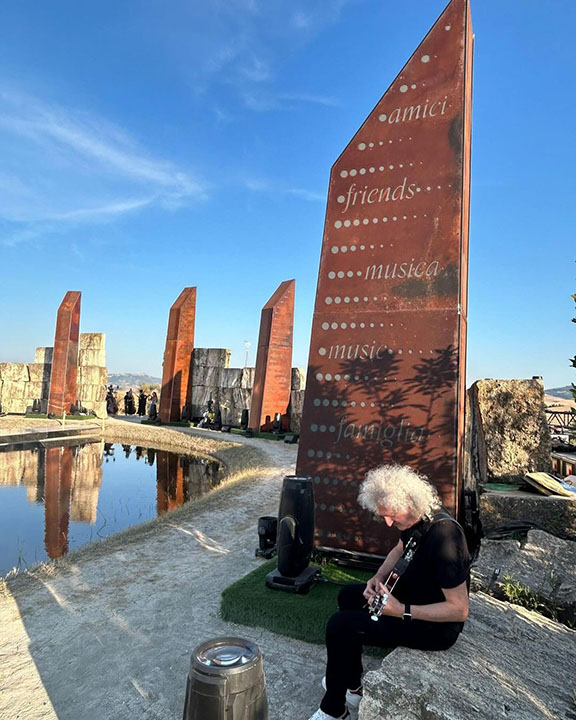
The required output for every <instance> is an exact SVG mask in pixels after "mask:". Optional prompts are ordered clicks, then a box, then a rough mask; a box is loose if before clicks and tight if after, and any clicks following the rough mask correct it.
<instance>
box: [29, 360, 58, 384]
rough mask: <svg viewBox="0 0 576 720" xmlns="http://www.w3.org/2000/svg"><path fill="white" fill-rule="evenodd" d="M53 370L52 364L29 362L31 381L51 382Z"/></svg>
mask: <svg viewBox="0 0 576 720" xmlns="http://www.w3.org/2000/svg"><path fill="white" fill-rule="evenodd" d="M51 371H52V366H51V365H44V364H43V363H29V364H28V373H29V375H30V381H31V382H43V383H50V373H51Z"/></svg>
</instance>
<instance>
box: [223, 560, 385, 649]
mask: <svg viewBox="0 0 576 720" xmlns="http://www.w3.org/2000/svg"><path fill="white" fill-rule="evenodd" d="M276 562H277V561H276V560H270V561H268V562H266V563H264V564H263V565H262V566H261V567H259V568H257V569H256V570H253V571H252V572H251V573H249V574H248V575H246V577H243V578H242V579H241V580H238V581H237V582H235V583H234V584H233V585H230V586H229V587H227V588H226V590H224V592H223V593H222V603H221V605H220V614H221V616H222V618H223V619H224V620H228V621H230V622H235V623H238V624H240V625H248V626H250V627H262V628H265V629H266V630H270V631H272V632H274V633H278V634H279V635H286V636H288V637H291V638H295V639H296V640H305V641H306V642H311V643H317V644H323V643H324V630H325V628H326V623H327V622H328V620H329V619H330V616H331V615H333V613H335V612H336V610H337V609H338V606H337V602H336V598H337V596H338V592H339V591H340V588H341V586H340V585H335V584H334V582H338V583H343V584H348V583H354V582H366V580H368V578H369V577H371V573H369V572H367V571H365V570H357V569H350V568H342V567H340V566H338V565H323V566H322V568H321V570H322V576H323V577H325V578H329V579H330V580H332V581H334V582H318V583H314V585H313V586H312V588H311V589H310V592H309V593H308V594H307V595H299V594H297V593H289V592H284V591H282V590H271V589H270V588H267V587H266V584H265V579H266V575H267V574H268V573H269V572H271V571H272V570H274V569H275V567H276Z"/></svg>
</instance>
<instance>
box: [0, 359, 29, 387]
mask: <svg viewBox="0 0 576 720" xmlns="http://www.w3.org/2000/svg"><path fill="white" fill-rule="evenodd" d="M0 378H2V380H4V381H5V382H8V381H11V382H18V383H25V382H28V381H29V380H30V373H29V371H28V365H27V364H26V363H0Z"/></svg>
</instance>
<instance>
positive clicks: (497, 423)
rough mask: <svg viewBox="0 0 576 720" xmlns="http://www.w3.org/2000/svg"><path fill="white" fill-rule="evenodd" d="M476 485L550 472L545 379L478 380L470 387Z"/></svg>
mask: <svg viewBox="0 0 576 720" xmlns="http://www.w3.org/2000/svg"><path fill="white" fill-rule="evenodd" d="M470 404H471V408H470V410H471V419H472V427H471V429H470V431H471V433H473V435H474V436H477V437H476V440H473V444H472V452H475V453H476V454H477V458H476V460H473V466H476V467H477V475H478V477H477V480H478V481H479V482H487V481H491V480H498V481H501V482H502V481H506V480H512V481H513V480H516V479H517V478H519V477H522V475H524V474H525V473H527V472H535V471H544V472H550V470H551V469H552V461H551V458H550V452H551V443H550V431H549V429H548V425H547V423H546V414H545V405H544V385H543V383H542V381H541V380H539V379H533V380H478V381H477V382H475V383H474V384H473V385H472V387H471V388H470Z"/></svg>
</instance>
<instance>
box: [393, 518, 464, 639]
mask: <svg viewBox="0 0 576 720" xmlns="http://www.w3.org/2000/svg"><path fill="white" fill-rule="evenodd" d="M439 516H440V517H439ZM422 524H423V523H422V522H419V523H417V524H416V525H414V526H413V527H411V528H409V529H408V530H403V531H402V532H401V533H400V539H401V540H402V544H403V545H404V547H406V543H407V542H408V540H409V539H410V537H411V536H412V534H413V532H414V531H415V530H416V529H417V528H421V527H422ZM469 566H470V557H469V555H468V547H467V545H466V538H465V537H464V532H463V530H462V528H461V527H460V525H458V523H456V522H454V520H452V519H451V518H446V517H445V518H442V513H436V515H435V516H434V518H433V520H432V524H431V525H430V527H429V529H428V531H427V532H426V534H425V535H424V537H423V538H422V539H421V540H420V544H419V546H418V548H417V550H416V552H415V553H414V557H413V558H412V561H411V562H410V564H409V565H408V567H407V568H406V570H405V572H404V573H403V575H402V576H401V577H400V579H399V580H398V584H397V585H396V587H395V588H394V593H393V594H394V596H395V597H396V598H397V599H398V600H399V601H400V602H402V603H410V604H411V605H430V604H432V603H436V602H443V601H444V600H445V599H446V598H445V597H444V593H443V592H442V588H446V589H449V588H454V587H457V586H458V585H460V584H461V583H463V582H465V581H467V580H468V574H469ZM458 625H460V627H462V625H463V623H458Z"/></svg>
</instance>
